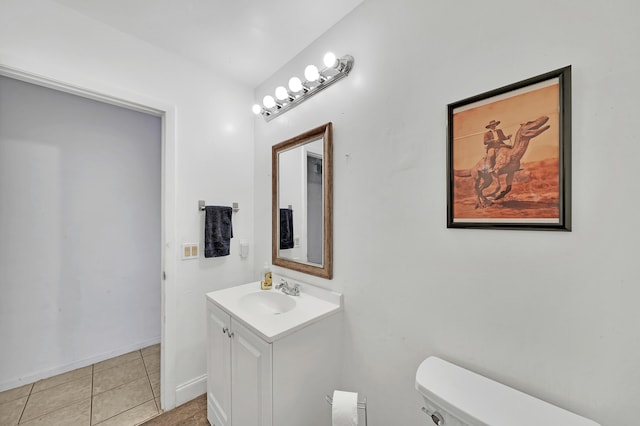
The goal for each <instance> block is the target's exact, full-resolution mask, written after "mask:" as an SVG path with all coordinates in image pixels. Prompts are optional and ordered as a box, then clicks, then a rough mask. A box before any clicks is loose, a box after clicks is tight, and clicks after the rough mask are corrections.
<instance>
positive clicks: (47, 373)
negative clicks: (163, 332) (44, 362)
mask: <svg viewBox="0 0 640 426" xmlns="http://www.w3.org/2000/svg"><path fill="white" fill-rule="evenodd" d="M158 343H160V336H157V337H154V338H152V339H147V340H144V341H142V342H138V343H134V344H131V345H126V346H121V347H119V348H118V349H115V350H113V351H109V352H103V353H101V354H99V355H95V356H92V357H89V358H85V359H82V360H79V361H74V362H71V363H69V364H64V365H59V366H56V367H53V368H47V369H45V370H40V371H36V372H35V373H31V374H28V375H26V376H23V377H19V378H17V379H11V380H8V381H6V382H2V383H0V392H2V391H5V390H9V389H13V388H17V387H20V386H24V385H27V384H29V383H34V382H37V381H38V380H42V379H46V378H49V377H52V376H56V375H58V374H62V373H66V372H68V371H73V370H76V369H78V368H82V367H86V366H88V365H91V364H95V363H97V362H100V361H104V360H107V359H109V358H114V357H116V356H119V355H124V354H126V353H129V352H133V351H137V350H140V349H142V348H146V347H147V346H152V345H155V344H158ZM205 378H206V377H205ZM205 390H206V382H205ZM196 396H197V395H196Z"/></svg>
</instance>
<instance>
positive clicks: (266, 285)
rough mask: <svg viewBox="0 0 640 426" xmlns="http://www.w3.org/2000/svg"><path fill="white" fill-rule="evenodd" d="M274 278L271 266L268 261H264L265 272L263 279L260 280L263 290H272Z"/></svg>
mask: <svg viewBox="0 0 640 426" xmlns="http://www.w3.org/2000/svg"><path fill="white" fill-rule="evenodd" d="M272 283H273V280H272V278H271V266H269V263H268V262H264V274H263V278H262V281H261V282H260V288H262V289H263V290H271V285H272Z"/></svg>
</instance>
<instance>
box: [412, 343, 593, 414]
mask: <svg viewBox="0 0 640 426" xmlns="http://www.w3.org/2000/svg"><path fill="white" fill-rule="evenodd" d="M416 389H417V390H418V391H419V392H420V393H421V394H422V395H423V396H424V397H425V398H426V399H427V400H428V401H432V402H433V403H435V404H436V405H438V406H440V407H442V409H443V410H445V411H447V412H449V414H451V415H453V416H455V417H458V418H459V419H460V420H462V421H465V422H468V423H470V424H474V425H476V424H479V425H490V426H513V425H519V426H540V425H563V426H600V425H599V424H598V423H596V422H594V421H592V420H589V419H585V418H584V417H580V416H578V415H577V414H574V413H572V412H570V411H567V410H565V409H562V408H559V407H556V406H555V405H552V404H549V403H547V402H544V401H542V400H540V399H537V398H534V397H533V396H531V395H528V394H526V393H523V392H520V391H518V390H515V389H513V388H510V387H508V386H505V385H503V384H501V383H498V382H495V381H493V380H491V379H489V378H486V377H484V376H481V375H479V374H476V373H474V372H472V371H469V370H466V369H464V368H462V367H458V366H457V365H454V364H451V363H450V362H447V361H445V360H442V359H440V358H438V357H435V356H431V357H429V358H427V359H425V360H424V361H422V363H421V364H420V366H419V367H418V371H417V373H416Z"/></svg>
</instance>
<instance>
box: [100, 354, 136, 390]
mask: <svg viewBox="0 0 640 426" xmlns="http://www.w3.org/2000/svg"><path fill="white" fill-rule="evenodd" d="M136 361H137V359H134V360H131V361H126V362H123V363H122V364H120V365H117V366H115V367H112V368H118V367H121V366H122V365H124V364H128V363H130V362H136ZM142 367H143V369H144V373H145V375H146V374H147V369H146V367H145V365H144V361H142ZM109 370H111V368H108V369H106V370H100V371H98V374H101V373H102V372H104V371H109ZM142 378H144V375H143V376H139V377H135V378H133V379H131V378H129V379H127V380H128V381H127V382H124V383H120V384H119V385H117V386H114V387H112V388H109V389H105V390H103V391H101V392H98V393H96V394H95V395H94V396H98V395H102V394H103V393H105V392H109V391H111V390H113V389H117V388H119V387H121V386H124V385H128V384H129V383H132V382H135V381H136V380H140V379H142ZM92 390H93V388H92Z"/></svg>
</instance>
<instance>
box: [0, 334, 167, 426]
mask: <svg viewBox="0 0 640 426" xmlns="http://www.w3.org/2000/svg"><path fill="white" fill-rule="evenodd" d="M161 412H162V410H160V345H155V346H150V347H148V348H144V349H142V350H139V351H135V352H130V353H128V354H124V355H121V356H118V357H115V358H111V359H108V360H106V361H102V362H99V363H97V364H93V365H90V366H88V367H84V368H79V369H77V370H74V371H70V372H68V373H64V374H60V375H58V376H54V377H50V378H48V379H44V380H40V381H39V382H36V383H32V384H29V385H25V386H21V387H19V388H15V389H10V390H8V391H5V392H0V426H16V425H20V426H22V425H25V426H45V425H46V426H92V425H100V426H133V425H137V424H140V423H143V422H145V421H146V420H149V419H151V418H153V417H155V416H157V415H158V414H159V413H161Z"/></svg>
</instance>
